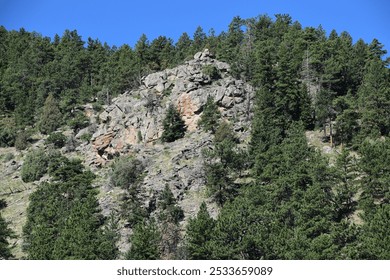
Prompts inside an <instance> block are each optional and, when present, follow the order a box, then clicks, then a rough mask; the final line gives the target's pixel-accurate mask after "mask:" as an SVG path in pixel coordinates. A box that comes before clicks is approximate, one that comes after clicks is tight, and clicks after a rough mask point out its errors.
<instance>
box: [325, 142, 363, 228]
mask: <svg viewBox="0 0 390 280" xmlns="http://www.w3.org/2000/svg"><path fill="white" fill-rule="evenodd" d="M332 174H333V176H334V177H335V185H334V187H333V192H334V193H335V195H334V209H335V219H336V221H337V222H339V221H341V220H342V219H343V218H346V217H348V216H349V215H350V214H351V213H353V211H354V210H355V208H356V201H355V200H354V196H355V195H356V192H357V191H358V183H359V182H358V180H357V178H358V166H357V160H356V159H355V158H354V157H353V156H352V155H351V154H350V151H348V150H347V149H343V150H342V152H341V154H340V155H338V157H337V159H336V163H335V166H334V169H333V172H332Z"/></svg>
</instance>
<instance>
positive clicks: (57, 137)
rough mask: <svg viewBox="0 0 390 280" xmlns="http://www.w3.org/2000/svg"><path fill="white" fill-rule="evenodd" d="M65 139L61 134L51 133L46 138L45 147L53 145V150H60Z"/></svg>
mask: <svg viewBox="0 0 390 280" xmlns="http://www.w3.org/2000/svg"><path fill="white" fill-rule="evenodd" d="M66 140H67V138H66V136H65V135H64V134H62V133H61V132H53V133H50V135H49V136H48V137H47V138H46V141H45V143H46V145H53V146H54V147H55V148H62V147H63V146H64V145H65V142H66Z"/></svg>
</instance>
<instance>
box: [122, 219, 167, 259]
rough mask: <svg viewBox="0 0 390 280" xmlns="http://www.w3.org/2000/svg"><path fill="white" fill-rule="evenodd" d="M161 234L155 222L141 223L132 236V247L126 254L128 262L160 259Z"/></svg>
mask: <svg viewBox="0 0 390 280" xmlns="http://www.w3.org/2000/svg"><path fill="white" fill-rule="evenodd" d="M160 238H161V237H160V233H159V231H158V228H157V226H156V224H155V222H154V221H150V222H146V221H144V222H141V223H139V224H137V225H136V226H135V228H134V229H133V234H132V235H131V236H130V243H131V247H130V250H129V251H128V252H127V254H126V259H128V260H158V259H160V254H161V253H160V248H159V244H160Z"/></svg>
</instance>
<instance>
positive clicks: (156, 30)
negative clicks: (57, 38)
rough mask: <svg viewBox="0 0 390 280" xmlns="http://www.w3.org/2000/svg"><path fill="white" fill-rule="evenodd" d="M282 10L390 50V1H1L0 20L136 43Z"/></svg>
mask: <svg viewBox="0 0 390 280" xmlns="http://www.w3.org/2000/svg"><path fill="white" fill-rule="evenodd" d="M277 13H288V14H290V15H291V16H292V18H293V20H297V21H299V22H300V23H301V24H302V25H303V26H304V27H306V26H313V27H318V26H319V25H320V24H321V25H322V26H323V28H324V29H325V30H326V31H327V32H328V34H329V32H330V31H331V30H332V29H336V31H338V32H339V33H340V32H342V31H348V32H349V33H350V34H351V35H352V37H353V38H354V41H356V40H357V39H359V38H363V39H364V40H365V41H366V42H371V40H372V39H373V38H377V39H378V40H379V41H380V42H381V43H383V44H384V45H385V49H387V50H390V1H389V0H353V1H352V0H351V1H346V0H320V1H318V0H311V1H310V0H257V1H254V0H240V1H228V0H224V1H221V0H215V1H213V0H196V1H194V0H181V1H178V0H173V1H168V0H166V1H161V0H149V1H148V0H140V1H138V0H134V1H130V0H129V1H119V0H106V1H100V0H87V1H82V0H66V1H56V0H51V1H50V0H35V1H34V0H30V1H26V0H0V25H3V26H5V27H6V28H7V29H8V30H11V29H16V30H18V29H19V28H20V27H24V28H25V29H26V30H28V31H37V32H38V33H41V34H42V35H43V36H50V37H53V36H54V34H56V33H58V34H59V35H62V33H63V31H64V30H65V29H71V30H73V29H77V31H78V32H79V34H80V35H82V37H83V39H84V40H86V39H87V38H88V37H92V38H99V39H100V41H102V42H107V43H108V44H109V45H117V46H120V45H122V44H124V43H127V44H129V45H131V46H133V45H134V44H135V42H136V41H137V40H138V38H139V37H140V36H141V34H142V33H145V34H146V35H147V37H148V38H149V40H150V41H151V40H152V39H154V38H156V37H157V36H159V35H165V36H167V37H171V38H172V39H174V40H175V41H176V40H177V39H178V37H179V36H180V35H181V34H182V33H183V32H187V33H188V34H189V35H190V36H192V34H193V33H194V31H195V29H196V27H197V26H202V27H203V29H204V31H205V32H206V33H207V32H208V31H209V29H210V28H214V29H215V31H216V33H217V34H219V32H221V31H223V30H227V26H228V24H229V23H230V21H231V20H232V18H233V17H234V16H240V17H241V18H249V17H255V16H257V15H260V14H268V15H269V16H273V15H274V14H277ZM388 55H389V54H388Z"/></svg>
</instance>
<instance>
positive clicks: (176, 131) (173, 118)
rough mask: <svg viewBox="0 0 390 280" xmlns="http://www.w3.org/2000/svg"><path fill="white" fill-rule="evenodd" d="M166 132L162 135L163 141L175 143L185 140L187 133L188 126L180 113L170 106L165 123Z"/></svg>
mask: <svg viewBox="0 0 390 280" xmlns="http://www.w3.org/2000/svg"><path fill="white" fill-rule="evenodd" d="M163 128H164V131H163V133H162V135H161V141H163V142H173V141H175V140H177V139H180V138H183V137H184V134H185V132H186V126H185V123H184V121H183V119H182V118H181V116H180V113H179V112H178V111H177V110H176V109H175V107H174V106H173V105H172V104H170V105H169V107H168V110H167V113H166V115H165V119H164V121H163Z"/></svg>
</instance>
